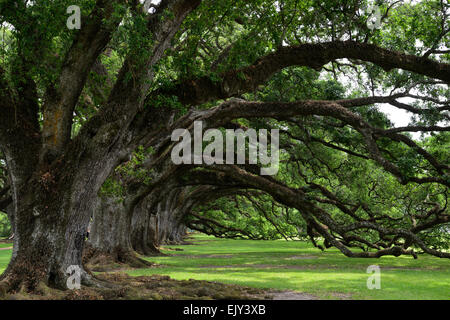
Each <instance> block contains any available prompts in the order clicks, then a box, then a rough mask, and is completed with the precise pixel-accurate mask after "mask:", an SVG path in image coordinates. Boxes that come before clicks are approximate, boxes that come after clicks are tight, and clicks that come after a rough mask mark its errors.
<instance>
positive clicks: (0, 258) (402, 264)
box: [0, 234, 450, 300]
mask: <svg viewBox="0 0 450 320" xmlns="http://www.w3.org/2000/svg"><path fill="white" fill-rule="evenodd" d="M192 241H193V243H194V244H193V245H182V246H167V247H166V248H165V249H166V250H164V251H163V252H164V253H166V254H167V256H163V257H151V258H145V259H147V260H149V261H152V262H155V263H157V264H159V265H161V266H159V267H153V268H148V269H134V270H128V271H127V273H128V274H130V275H133V276H140V275H152V274H161V275H169V276H170V277H172V278H174V279H178V280H185V279H196V280H208V281H218V282H223V283H234V284H240V285H244V286H250V287H257V288H268V289H269V288H273V289H281V290H295V291H298V292H303V293H309V294H313V295H315V296H317V297H318V298H320V299H445V300H449V299H450V261H449V260H448V259H439V258H436V257H432V256H428V255H420V256H419V259H418V260H414V259H413V258H412V257H406V256H402V257H398V258H395V257H382V258H379V259H355V258H347V257H345V256H344V255H342V254H341V253H340V252H338V251H337V250H335V249H329V250H327V251H326V252H320V251H319V250H318V249H316V248H314V247H312V245H311V244H310V243H307V242H302V241H284V240H276V241H253V240H230V239H218V238H214V237H210V236H205V235H201V234H196V235H194V236H193V239H192ZM2 245H3V244H0V247H5V246H2ZM7 246H8V245H6V247H7ZM175 248H180V249H183V251H174V250H173V249H175ZM10 256H11V250H0V272H3V270H4V269H5V268H6V266H7V263H8V261H9V259H10ZM369 265H378V266H380V269H381V289H379V290H377V289H373V290H369V289H368V288H367V285H366V283H367V279H368V277H369V276H370V275H371V274H368V273H366V270H367V267H368V266H369Z"/></svg>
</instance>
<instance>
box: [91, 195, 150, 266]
mask: <svg viewBox="0 0 450 320" xmlns="http://www.w3.org/2000/svg"><path fill="white" fill-rule="evenodd" d="M130 211H131V210H130V207H129V206H128V205H127V203H126V201H123V200H122V199H118V198H112V197H98V199H97V203H96V206H95V208H94V211H93V218H92V222H91V228H90V233H89V239H88V241H87V244H86V248H85V252H84V261H85V263H86V264H87V265H88V266H92V267H96V266H98V265H100V266H101V268H104V267H106V266H107V265H108V264H114V263H125V264H128V265H130V266H131V267H137V268H139V267H146V266H149V265H151V264H150V263H148V262H147V261H145V260H142V259H140V258H139V257H137V255H136V253H135V252H134V250H133V247H132V246H131V239H130V230H131V213H132V212H130Z"/></svg>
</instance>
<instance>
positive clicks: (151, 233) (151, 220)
mask: <svg viewBox="0 0 450 320" xmlns="http://www.w3.org/2000/svg"><path fill="white" fill-rule="evenodd" d="M156 219H157V217H156V216H155V215H151V211H150V210H149V201H148V199H144V200H143V201H141V202H140V203H139V204H138V205H137V206H136V207H135V209H134V213H133V218H132V223H131V242H132V245H133V248H134V250H136V251H137V252H139V253H140V254H142V255H145V256H154V255H160V254H161V251H159V245H160V243H159V241H158V229H157V228H155V226H156Z"/></svg>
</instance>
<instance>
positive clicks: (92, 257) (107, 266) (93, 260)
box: [83, 247, 154, 272]
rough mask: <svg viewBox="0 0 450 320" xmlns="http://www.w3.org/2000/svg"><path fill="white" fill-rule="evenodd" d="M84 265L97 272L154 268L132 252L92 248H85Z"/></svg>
mask: <svg viewBox="0 0 450 320" xmlns="http://www.w3.org/2000/svg"><path fill="white" fill-rule="evenodd" d="M83 263H84V265H85V266H86V267H87V268H88V269H89V270H92V271H96V272H102V271H111V270H117V269H126V268H130V267H131V268H148V267H151V266H154V264H153V263H151V262H149V261H146V260H144V259H141V258H140V257H138V256H137V254H136V253H135V252H134V251H132V250H122V249H116V250H113V251H112V252H104V251H100V250H97V249H94V248H92V247H86V248H85V250H84V254H83Z"/></svg>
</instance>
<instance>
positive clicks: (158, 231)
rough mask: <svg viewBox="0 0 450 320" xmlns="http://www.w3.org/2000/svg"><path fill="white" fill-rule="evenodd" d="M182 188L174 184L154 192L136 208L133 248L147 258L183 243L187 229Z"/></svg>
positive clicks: (168, 184) (133, 223)
mask: <svg viewBox="0 0 450 320" xmlns="http://www.w3.org/2000/svg"><path fill="white" fill-rule="evenodd" d="M183 196H184V194H183V192H182V189H181V188H176V187H175V186H174V185H173V184H172V183H167V184H165V185H164V186H162V187H159V188H157V189H155V190H153V191H152V192H151V193H150V194H149V195H148V196H147V197H146V198H145V199H144V200H142V201H141V202H140V203H139V205H138V206H136V208H135V212H134V214H133V220H132V231H131V232H132V244H133V248H134V249H135V250H136V251H138V252H140V253H142V254H144V255H153V254H155V253H159V250H158V248H159V246H161V245H162V244H167V243H170V244H178V243H181V242H182V241H183V237H184V235H185V230H186V229H185V227H184V225H183V224H182V222H181V219H182V217H183V214H184V210H185V209H186V208H187V207H186V206H185V205H186V204H185V202H184V201H185V199H184V198H183Z"/></svg>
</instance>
